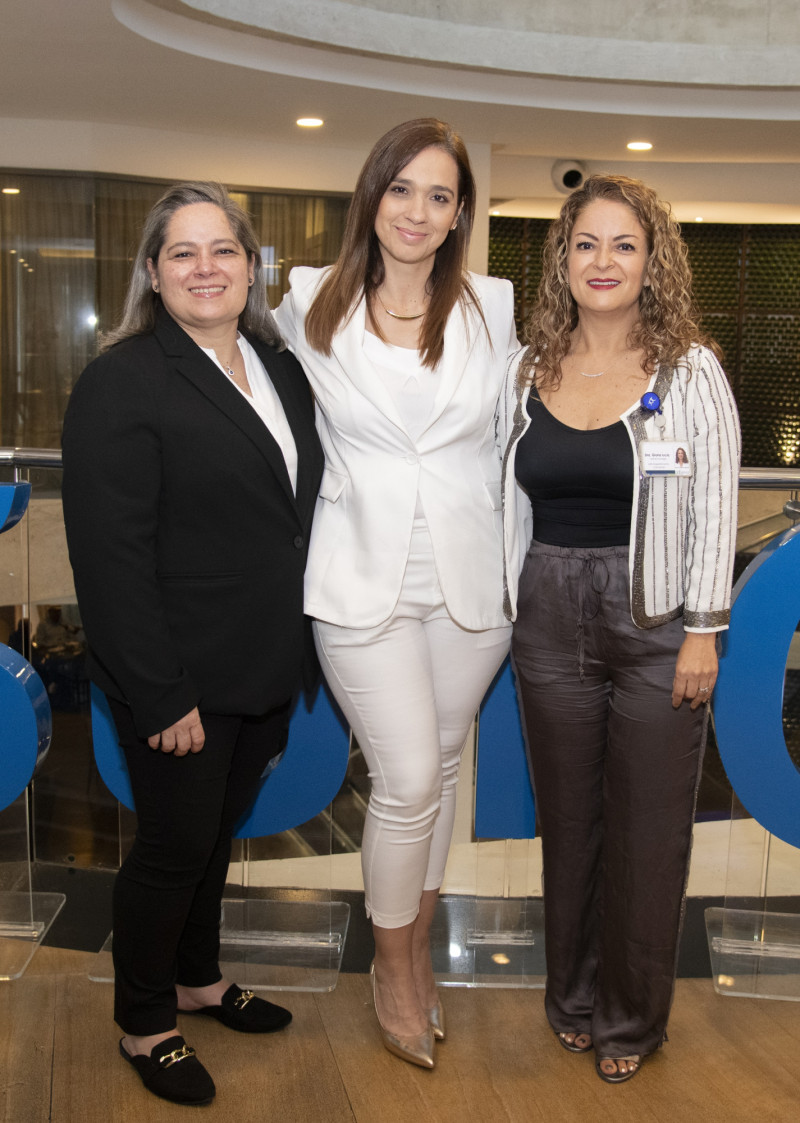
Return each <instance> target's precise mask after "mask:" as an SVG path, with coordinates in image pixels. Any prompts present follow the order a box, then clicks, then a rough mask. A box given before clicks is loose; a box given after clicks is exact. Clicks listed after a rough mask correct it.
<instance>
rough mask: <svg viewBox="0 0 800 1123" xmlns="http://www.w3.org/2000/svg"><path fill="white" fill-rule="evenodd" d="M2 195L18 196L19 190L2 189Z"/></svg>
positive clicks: (12, 188) (16, 188) (13, 188)
mask: <svg viewBox="0 0 800 1123" xmlns="http://www.w3.org/2000/svg"><path fill="white" fill-rule="evenodd" d="M3 194H4V195H19V188H18V187H4V188H3Z"/></svg>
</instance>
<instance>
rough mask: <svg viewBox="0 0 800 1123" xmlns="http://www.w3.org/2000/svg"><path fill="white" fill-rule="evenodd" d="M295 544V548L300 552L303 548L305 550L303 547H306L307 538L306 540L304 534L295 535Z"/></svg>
mask: <svg viewBox="0 0 800 1123" xmlns="http://www.w3.org/2000/svg"><path fill="white" fill-rule="evenodd" d="M294 544H295V546H296V547H297V549H298V550H302V548H303V547H304V546H305V544H306V540H305V538H304V537H303V536H302V534H296V535H295V538H294Z"/></svg>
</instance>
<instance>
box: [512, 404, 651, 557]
mask: <svg viewBox="0 0 800 1123" xmlns="http://www.w3.org/2000/svg"><path fill="white" fill-rule="evenodd" d="M528 414H529V416H530V418H531V423H530V426H529V427H528V431H527V432H526V433H525V436H524V437H522V439H521V440H520V442H519V445H518V446H517V455H516V476H517V480H518V482H519V483H520V484H521V485H522V487H523V488H524V489H525V490H526V491H527V493H528V495H529V496H530V500H531V505H532V507H533V536H534V538H535V539H536V540H537V542H545V543H547V544H548V545H551V546H579V547H591V546H627V544H628V542H629V540H630V528H631V514H632V508H633V473H634V467H635V463H634V456H633V449H632V447H631V442H630V437H629V436H628V432H627V430H626V428H625V426H624V425H623V424H622V422H621V421H615V422H614V424H613V425H606V426H605V427H604V428H603V429H588V430H584V429H573V428H571V427H570V426H569V425H565V424H564V423H563V422H562V421H559V420H558V418H556V417H554V416H553V414H552V413H550V411H549V410H548V409H547V408H546V406H545V405H544V404H543V403H542V401H541V399H540V397H539V394H538V392H537V391H536V389H535V388H534V389H532V390H531V392H530V395H529V397H528Z"/></svg>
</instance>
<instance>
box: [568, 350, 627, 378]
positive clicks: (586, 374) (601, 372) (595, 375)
mask: <svg viewBox="0 0 800 1123" xmlns="http://www.w3.org/2000/svg"><path fill="white" fill-rule="evenodd" d="M627 354H628V348H627V347H626V348H625V350H624V351H617V354H616V355H612V356H611V358H612V360H613V359H616V358H617V357H618V356H619V355H627ZM607 371H608V367H605V368H604V369H603V370H598V371H596V372H594V373H592V372H591V371H588V370H582V371H579V372H578V373H579V374H580V375H581V377H582V378H602V377H603V375H604V374H605V373H606V372H607Z"/></svg>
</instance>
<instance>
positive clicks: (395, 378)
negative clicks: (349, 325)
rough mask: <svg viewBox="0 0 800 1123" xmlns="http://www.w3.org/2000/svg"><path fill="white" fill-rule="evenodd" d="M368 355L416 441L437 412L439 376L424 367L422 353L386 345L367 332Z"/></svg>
mask: <svg viewBox="0 0 800 1123" xmlns="http://www.w3.org/2000/svg"><path fill="white" fill-rule="evenodd" d="M364 352H365V354H366V356H367V358H368V359H369V361H370V362H371V363H372V365H373V366H374V368H375V373H376V374H377V375H378V377H379V378H380V380H381V382H382V383H383V385H384V386H385V387H386V389H387V390H388V392H389V395H390V397H391V399H392V401H393V402H394V404H395V408H396V409H397V412H398V413H399V414H400V420H401V421H402V422H403V425H404V426H405V428H406V432H407V433H408V435H409V437H411V439H412V440H414V441H415V440H416V439H417V438H418V437H419V436H420V435H421V434H422V432H423V431H424V429H425V426H426V425H427V423H428V420H429V418H430V416H431V413H432V412H433V402H434V399H435V397H436V390H437V387H438V385H439V378H438V377H437V375H436V372H435V371H433V370H431V368H430V367H424V366H423V365H422V362H421V361H420V357H419V351H415V350H413V349H412V348H410V347H395V346H393V345H392V344H391V343H384V341H383V340H382V339H378V337H377V335H373V334H372V332H370V331H365V332H364Z"/></svg>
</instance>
